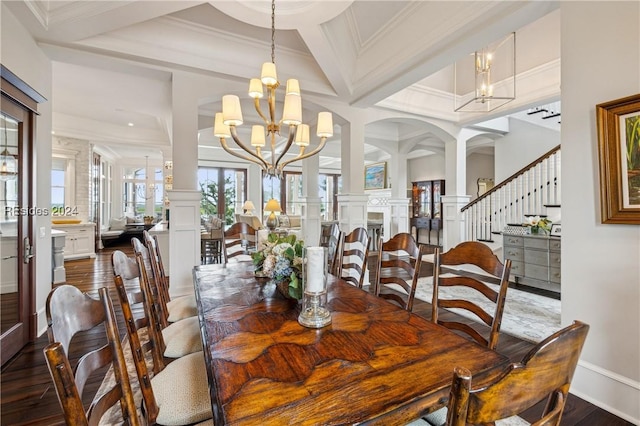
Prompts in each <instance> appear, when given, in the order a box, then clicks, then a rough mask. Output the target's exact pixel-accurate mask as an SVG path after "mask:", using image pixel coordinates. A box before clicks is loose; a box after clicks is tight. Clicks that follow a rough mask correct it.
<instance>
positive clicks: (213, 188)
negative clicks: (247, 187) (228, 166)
mask: <svg viewBox="0 0 640 426" xmlns="http://www.w3.org/2000/svg"><path fill="white" fill-rule="evenodd" d="M200 192H201V193H202V198H201V200H200V215H201V216H210V215H212V216H218V208H219V204H218V183H217V182H213V181H206V182H200ZM235 199H236V190H235V186H234V185H233V182H232V180H231V177H229V176H227V177H226V178H225V179H224V205H225V211H224V222H225V224H227V225H231V224H232V223H233V222H234V221H235V206H234V202H235Z"/></svg>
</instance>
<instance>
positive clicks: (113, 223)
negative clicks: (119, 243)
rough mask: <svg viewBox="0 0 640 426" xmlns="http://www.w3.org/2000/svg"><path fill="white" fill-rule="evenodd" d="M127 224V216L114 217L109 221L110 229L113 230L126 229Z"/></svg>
mask: <svg viewBox="0 0 640 426" xmlns="http://www.w3.org/2000/svg"><path fill="white" fill-rule="evenodd" d="M126 224H127V218H125V217H113V218H111V220H110V221H109V230H111V231H124V228H125V225H126Z"/></svg>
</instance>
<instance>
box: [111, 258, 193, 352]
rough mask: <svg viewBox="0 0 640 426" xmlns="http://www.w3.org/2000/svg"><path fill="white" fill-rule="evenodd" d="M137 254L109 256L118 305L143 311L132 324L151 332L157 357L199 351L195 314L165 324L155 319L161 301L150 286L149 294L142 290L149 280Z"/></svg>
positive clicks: (158, 312)
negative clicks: (157, 351) (157, 350)
mask: <svg viewBox="0 0 640 426" xmlns="http://www.w3.org/2000/svg"><path fill="white" fill-rule="evenodd" d="M138 257H140V258H142V253H139V254H136V257H135V258H131V257H129V256H127V255H126V254H125V253H124V252H122V251H120V250H116V251H114V252H113V253H112V255H111V263H112V265H113V273H114V281H115V285H116V290H117V293H118V298H119V299H120V304H121V305H122V304H124V303H125V302H126V303H128V304H129V305H130V306H133V307H134V309H135V310H136V311H142V313H143V315H138V316H137V317H136V318H135V324H134V326H135V327H136V329H137V330H141V329H144V328H146V332H147V333H154V334H153V336H152V337H153V339H151V342H152V343H153V344H155V345H157V346H158V348H159V354H160V355H158V357H161V356H164V357H166V358H180V357H182V356H185V355H188V354H190V353H193V352H198V351H201V350H202V339H201V338H200V323H199V320H198V317H197V316H193V317H189V318H185V319H183V320H180V321H176V322H172V323H168V324H167V325H166V326H164V327H163V326H161V323H160V322H159V320H158V319H157V317H158V316H160V315H162V312H161V309H162V308H161V306H159V305H160V304H161V301H159V300H157V296H154V295H153V294H152V292H151V290H150V289H149V290H148V292H147V293H148V295H147V293H145V291H144V288H145V287H144V286H146V287H147V288H150V287H151V282H150V281H149V280H148V276H147V273H146V270H145V269H144V267H141V264H142V263H143V260H142V259H140V261H138ZM143 280H145V281H146V282H145V281H143ZM143 285H144V286H143ZM154 299H155V302H154ZM138 307H140V308H138ZM149 327H151V328H149ZM157 362H159V361H157Z"/></svg>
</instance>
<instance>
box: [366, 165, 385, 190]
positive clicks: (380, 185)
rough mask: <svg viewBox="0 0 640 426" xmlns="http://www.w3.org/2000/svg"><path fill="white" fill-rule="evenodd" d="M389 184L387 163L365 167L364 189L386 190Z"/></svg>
mask: <svg viewBox="0 0 640 426" xmlns="http://www.w3.org/2000/svg"><path fill="white" fill-rule="evenodd" d="M386 183H387V163H386V162H382V163H373V164H369V165H366V166H364V189H365V190H367V189H384V188H386Z"/></svg>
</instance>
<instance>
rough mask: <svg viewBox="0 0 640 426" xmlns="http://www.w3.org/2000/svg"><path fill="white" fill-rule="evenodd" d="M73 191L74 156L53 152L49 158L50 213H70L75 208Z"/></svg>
mask: <svg viewBox="0 0 640 426" xmlns="http://www.w3.org/2000/svg"><path fill="white" fill-rule="evenodd" d="M75 193H76V191H75V158H74V157H72V156H67V155H63V154H60V155H56V154H54V155H53V156H52V158H51V214H52V215H68V214H71V212H72V211H74V208H75Z"/></svg>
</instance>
